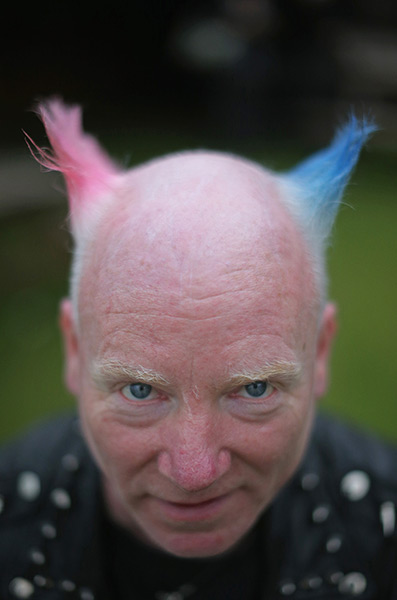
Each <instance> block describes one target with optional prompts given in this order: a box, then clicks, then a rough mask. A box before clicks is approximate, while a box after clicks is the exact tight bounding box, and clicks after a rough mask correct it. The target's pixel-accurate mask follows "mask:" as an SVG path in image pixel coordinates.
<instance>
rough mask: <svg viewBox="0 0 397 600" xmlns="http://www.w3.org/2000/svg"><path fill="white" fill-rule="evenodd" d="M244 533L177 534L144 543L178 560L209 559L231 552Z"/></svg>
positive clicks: (208, 532)
mask: <svg viewBox="0 0 397 600" xmlns="http://www.w3.org/2000/svg"><path fill="white" fill-rule="evenodd" d="M245 533H246V532H245V531H244V532H242V533H241V534H240V535H238V534H236V535H231V532H230V531H207V532H197V531H196V532H186V533H182V532H178V533H170V534H169V535H166V536H161V537H160V536H159V537H158V538H157V539H151V540H148V539H147V540H146V541H147V542H149V543H151V544H152V545H155V546H156V547H157V548H159V550H163V551H164V552H167V553H169V554H172V555H174V556H179V557H180V558H210V557H211V556H219V555H222V554H225V553H227V552H228V551H230V550H232V549H233V548H234V547H235V546H236V545H238V543H239V542H240V540H241V539H242V538H243V537H244V536H245Z"/></svg>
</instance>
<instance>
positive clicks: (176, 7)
mask: <svg viewBox="0 0 397 600" xmlns="http://www.w3.org/2000/svg"><path fill="white" fill-rule="evenodd" d="M2 19H3V22H4V23H5V24H6V26H5V27H3V31H2V36H1V38H0V114H1V115H2V117H1V119H0V250H1V251H0V267H1V282H2V285H1V289H0V360H1V362H0V365H1V372H0V374H1V382H2V398H1V403H0V439H5V438H7V437H9V436H11V435H13V434H14V433H15V432H17V431H20V430H21V429H23V428H25V427H26V426H28V425H29V424H30V423H31V422H32V421H35V420H36V419H39V418H41V417H42V416H43V415H47V414H49V413H53V412H58V411H59V410H64V409H70V410H72V409H73V406H74V400H73V398H70V397H69V396H68V394H67V393H66V392H65V390H64V387H63V383H62V348H61V341H60V337H59V333H58V329H57V310H58V303H59V299H60V298H61V297H62V296H63V295H65V294H66V293H67V279H68V265H69V259H70V250H71V241H70V239H69V236H68V233H67V209H66V199H65V198H64V196H63V195H62V193H60V192H59V191H58V188H62V184H61V182H60V180H59V179H58V178H57V177H55V176H54V174H41V173H40V169H39V167H38V165H37V164H35V163H34V161H33V159H32V158H31V157H30V156H29V153H28V151H27V149H26V147H25V144H24V141H23V135H22V134H21V129H25V130H26V131H28V133H29V134H30V135H31V136H32V137H33V139H34V140H35V141H36V142H37V143H38V144H39V145H46V144H47V141H46V138H45V136H44V133H43V128H42V126H41V125H40V123H39V121H38V119H36V118H35V117H34V115H32V113H31V112H30V109H31V107H32V105H33V104H34V102H35V101H36V100H37V99H38V98H42V97H47V96H50V95H53V94H58V95H60V96H62V97H63V98H64V99H65V101H67V102H72V103H73V102H77V103H79V104H82V105H83V107H84V122H85V126H86V129H87V130H88V131H89V132H92V133H94V134H95V135H99V137H100V140H101V141H102V142H103V144H104V145H105V147H106V148H107V149H108V150H109V152H110V153H111V154H112V155H113V156H115V157H116V158H118V159H119V160H120V161H121V162H122V163H123V164H125V165H134V164H137V163H139V162H141V161H143V160H146V159H149V158H152V157H154V156H157V155H159V154H163V153H167V152H170V151H173V150H179V149H185V148H199V147H205V148H213V149H221V150H226V151H231V152H236V153H240V154H243V155H244V156H247V157H249V158H253V159H255V160H258V161H260V162H261V163H263V164H266V165H268V166H269V167H271V168H274V169H276V170H282V169H284V168H289V167H291V166H293V165H294V164H295V163H296V162H297V161H298V160H300V159H301V158H303V157H305V156H307V155H308V154H309V153H310V152H313V151H315V150H317V149H319V148H320V147H322V146H323V145H325V144H326V143H328V141H329V139H330V137H331V136H332V134H333V130H334V128H335V126H337V125H338V124H340V122H341V120H343V119H344V118H345V117H346V115H348V113H349V112H350V110H351V109H352V108H353V109H354V110H355V111H356V112H357V114H358V115H361V114H362V113H363V112H364V113H366V112H369V113H370V114H373V116H374V118H375V120H376V121H377V122H378V124H379V126H380V131H379V133H377V134H376V135H375V136H374V137H373V140H371V142H370V143H369V145H368V149H366V150H365V151H364V152H363V156H362V159H361V161H360V163H359V166H358V168H357V170H356V172H355V174H354V177H353V180H352V183H351V185H350V186H349V188H348V190H347V194H346V197H345V204H344V205H343V206H342V209H341V211H340V214H339V217H338V221H337V225H336V229H335V233H334V238H333V244H332V247H331V248H330V251H329V269H330V280H331V286H330V296H331V298H332V299H334V300H335V301H336V302H337V303H338V305H339V320H340V331H339V335H338V339H337V341H336V344H335V351H334V356H333V359H332V369H331V373H332V377H331V386H330V390H329V394H328V396H327V398H326V399H325V400H324V401H323V402H322V403H321V409H322V410H326V411H330V412H332V413H337V414H338V415H341V416H342V417H343V418H344V419H347V420H351V421H353V422H357V423H359V424H362V425H363V426H365V427H369V428H370V429H372V430H374V431H376V432H377V433H379V434H380V435H382V436H384V437H387V438H390V439H393V440H396V439H397V404H396V400H395V398H394V376H395V373H396V369H395V362H396V360H397V348H396V343H395V339H396V337H397V331H396V329H397V328H396V325H397V322H396V321H397V320H396V317H395V312H396V307H397V290H396V267H397V247H396V233H395V232H396V225H397V218H396V217H397V214H396V213H397V203H396V182H397V177H396V173H397V38H396V30H397V3H396V2H390V0H378V1H377V2H373V0H360V2H357V0H321V2H319V0H287V1H286V0H162V1H161V2H160V1H156V0H154V1H152V0H147V1H146V2H141V1H139V2H138V0H131V1H130V2H128V3H125V2H118V1H117V0H114V2H112V3H111V4H109V5H103V6H102V5H99V4H98V3H92V2H89V1H86V0H80V1H79V2H78V3H75V2H73V0H70V2H68V3H59V2H58V3H56V2H53V0H42V2H41V3H40V10H37V6H36V4H34V3H30V4H29V3H28V4H26V5H24V9H23V11H22V10H21V7H20V5H19V4H18V3H8V4H7V5H6V6H5V7H4V9H3V11H2Z"/></svg>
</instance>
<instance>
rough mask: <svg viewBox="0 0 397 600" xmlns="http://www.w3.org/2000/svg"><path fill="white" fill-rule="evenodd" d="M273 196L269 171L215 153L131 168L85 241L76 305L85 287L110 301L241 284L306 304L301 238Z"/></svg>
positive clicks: (194, 296)
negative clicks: (102, 293)
mask: <svg viewBox="0 0 397 600" xmlns="http://www.w3.org/2000/svg"><path fill="white" fill-rule="evenodd" d="M280 194H281V191H280V185H279V182H278V180H277V178H276V177H275V176H274V175H272V174H271V173H269V172H267V171H265V170H263V169H260V168H258V167H256V166H255V165H253V164H251V163H249V162H248V161H244V160H240V159H237V158H234V157H230V156H227V155H223V154H218V153H202V152H197V153H185V154H181V155H174V156H171V157H166V158H164V159H160V160H157V161H154V162H152V163H150V164H148V165H145V166H143V167H140V168H139V169H136V170H135V171H133V172H132V173H130V174H128V175H127V176H125V177H124V178H122V179H121V180H120V182H119V187H118V190H117V192H116V196H117V201H116V202H114V203H112V205H109V207H108V209H107V210H106V211H105V212H104V214H103V217H102V219H101V220H100V221H99V222H98V224H97V227H96V230H95V235H94V236H93V238H92V241H91V243H90V244H89V245H88V246H87V247H86V253H85V254H86V257H85V260H84V265H85V267H84V269H83V270H82V272H81V278H82V279H81V296H80V302H79V306H80V309H79V311H80V312H81V311H84V307H85V306H87V304H88V305H89V304H90V298H93V297H96V296H97V294H98V292H96V293H94V292H93V288H95V289H97V290H99V289H100V288H101V289H104V290H107V291H108V296H109V303H111V302H113V301H115V299H116V298H117V301H118V302H119V301H120V297H121V293H122V291H123V290H124V293H125V294H126V295H127V296H128V295H130V294H131V293H136V294H140V293H143V294H145V295H146V296H147V297H148V296H149V295H151V294H155V295H156V297H158V298H159V301H161V299H162V301H164V302H166V301H170V302H172V301H173V300H172V298H174V301H175V302H176V301H178V302H179V304H182V303H183V300H184V301H185V302H186V303H187V302H188V301H189V302H193V301H195V300H197V301H198V300H203V299H205V298H210V297H214V296H217V295H221V294H222V293H223V291H224V290H226V289H227V290H228V291H230V292H231V291H233V290H234V291H237V290H238V292H239V293H241V292H242V291H243V290H244V289H245V288H249V289H255V290H257V291H258V294H261V293H266V294H267V295H268V294H270V293H277V294H278V295H279V297H280V302H290V301H291V297H290V294H289V291H290V286H293V287H294V293H297V290H298V289H299V290H300V293H304V291H305V293H307V303H308V305H311V306H312V305H313V302H312V301H310V296H313V295H314V289H313V288H314V284H313V282H312V277H311V274H310V264H309V262H308V259H307V256H306V255H307V252H306V249H305V244H304V241H303V239H302V235H301V234H300V232H299V231H298V228H297V226H296V224H295V223H294V221H293V219H292V217H291V216H290V214H289V212H288V209H287V208H286V207H285V205H284V203H283V202H282V200H281V199H280ZM109 286H111V287H112V289H113V292H114V293H110V287H109ZM116 292H117V293H116ZM112 298H113V300H112ZM240 301H241V299H240ZM90 312H91V311H90Z"/></svg>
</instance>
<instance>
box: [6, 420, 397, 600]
mask: <svg viewBox="0 0 397 600" xmlns="http://www.w3.org/2000/svg"><path fill="white" fill-rule="evenodd" d="M100 497H101V494H100V485H99V476H98V472H97V469H96V467H95V465H94V464H93V462H92V460H91V458H90V456H89V454H88V451H87V449H86V446H85V443H84V441H83V439H82V436H81V435H80V432H79V427H78V420H77V419H76V418H74V417H73V418H62V419H60V420H56V421H52V422H50V423H47V424H46V425H44V426H41V427H39V428H38V429H35V430H33V431H32V432H30V433H29V434H27V435H25V436H24V437H23V438H22V439H21V440H19V441H18V442H15V443H12V444H9V445H7V446H6V447H5V448H4V449H3V451H2V452H1V454H0V600H6V599H15V598H31V599H32V600H35V599H40V600H61V599H62V600H63V599H65V600H66V599H70V600H77V599H79V600H93V599H95V600H97V599H98V598H101V600H102V598H103V592H101V590H99V589H98V584H99V572H100V565H99V562H98V561H99V557H98V540H97V529H98V514H99V511H100V510H101V506H100V505H101V503H100V500H99V499H100ZM396 506H397V450H396V449H395V448H394V447H389V446H387V445H386V444H384V443H381V442H379V441H377V440H375V439H372V438H370V437H368V436H365V435H362V434H361V433H358V432H356V431H353V430H351V429H349V428H347V427H345V426H343V425H341V424H339V423H336V422H334V421H331V420H328V419H325V418H318V419H317V422H316V424H315V428H314V431H313V435H312V440H311V443H310V446H309V448H308V451H307V453H306V456H305V459H304V461H303V463H302V465H301V467H300V469H299V470H298V472H297V473H296V475H295V476H294V477H293V479H292V480H291V481H290V482H289V484H288V485H287V486H286V487H285V488H284V489H283V490H282V492H281V493H280V494H279V496H278V497H277V498H276V500H275V501H274V502H273V505H272V506H271V507H270V509H269V510H268V511H267V517H266V523H267V525H266V534H265V533H264V534H263V535H264V540H263V545H264V548H265V550H264V557H263V574H264V592H263V600H265V599H266V600H276V599H278V600H280V599H281V598H291V599H293V600H320V599H322V600H326V599H328V600H338V599H339V600H341V599H349V598H350V599H351V598H359V599H361V600H370V599H371V600H390V599H393V600H397V523H396ZM258 527H261V524H259V525H258ZM105 600H112V599H111V597H109V598H108V599H107V598H106V599H105ZM131 600H134V596H133V595H132V596H131ZM242 600H244V599H242Z"/></svg>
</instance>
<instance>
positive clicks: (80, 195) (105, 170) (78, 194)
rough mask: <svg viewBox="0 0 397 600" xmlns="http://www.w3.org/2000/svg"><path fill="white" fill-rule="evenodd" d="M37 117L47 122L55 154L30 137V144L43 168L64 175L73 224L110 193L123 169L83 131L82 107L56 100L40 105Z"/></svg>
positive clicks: (45, 123)
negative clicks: (77, 214) (84, 211)
mask: <svg viewBox="0 0 397 600" xmlns="http://www.w3.org/2000/svg"><path fill="white" fill-rule="evenodd" d="M37 113H38V115H39V116H40V118H41V120H42V121H43V124H44V127H45V130H46V133H47V136H48V139H49V140H50V142H51V146H52V152H51V150H49V149H47V148H40V147H39V146H37V144H36V143H35V142H34V141H33V140H32V139H31V138H30V137H29V136H28V135H27V134H25V135H26V142H27V144H28V146H29V149H30V151H31V153H32V154H33V156H34V158H35V159H36V160H37V161H38V162H39V163H40V164H41V165H42V166H43V167H45V168H46V169H49V170H51V171H60V172H61V173H62V174H63V176H64V178H65V181H66V185H67V190H68V196H69V202H70V210H71V214H72V221H73V220H74V218H75V217H76V213H80V210H81V209H84V208H85V207H87V204H91V200H94V199H95V198H96V197H98V196H100V195H103V194H104V193H105V192H106V190H108V189H109V187H110V182H111V180H112V179H113V177H114V176H115V175H117V174H118V173H119V169H118V168H117V166H116V165H115V163H114V162H113V161H112V160H111V159H110V157H109V156H108V155H107V154H106V152H105V151H104V150H103V149H102V148H101V146H100V145H99V143H98V142H97V140H96V139H95V138H94V137H93V136H91V135H89V134H87V133H85V132H84V131H83V129H82V125H81V107H80V106H78V105H73V106H69V105H66V104H64V103H63V102H62V100H60V99H58V98H52V99H50V100H48V101H47V102H43V103H40V104H39V105H38V108H37Z"/></svg>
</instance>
